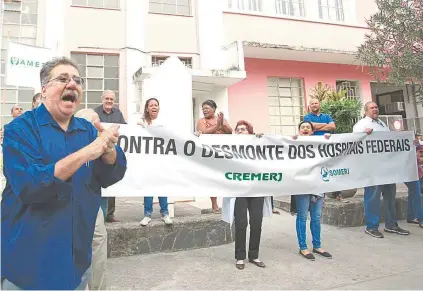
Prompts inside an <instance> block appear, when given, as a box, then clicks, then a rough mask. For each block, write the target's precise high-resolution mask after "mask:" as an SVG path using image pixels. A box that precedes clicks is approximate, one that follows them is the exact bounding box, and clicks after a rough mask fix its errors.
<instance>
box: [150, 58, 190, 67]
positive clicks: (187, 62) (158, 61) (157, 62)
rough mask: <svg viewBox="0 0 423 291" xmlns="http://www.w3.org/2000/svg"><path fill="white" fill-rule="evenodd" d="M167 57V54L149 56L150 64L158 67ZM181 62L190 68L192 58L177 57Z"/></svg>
mask: <svg viewBox="0 0 423 291" xmlns="http://www.w3.org/2000/svg"><path fill="white" fill-rule="evenodd" d="M167 58H168V56H152V57H151V66H152V67H159V66H160V65H161V64H163V62H164V61H165V60H166V59H167ZM178 58H179V59H180V60H181V62H182V63H183V64H184V65H185V66H186V67H187V68H190V69H192V58H189V57H178Z"/></svg>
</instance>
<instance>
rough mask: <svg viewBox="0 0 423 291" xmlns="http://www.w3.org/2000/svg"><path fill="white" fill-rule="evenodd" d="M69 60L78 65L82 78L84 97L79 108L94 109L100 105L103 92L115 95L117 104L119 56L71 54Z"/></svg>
mask: <svg viewBox="0 0 423 291" xmlns="http://www.w3.org/2000/svg"><path fill="white" fill-rule="evenodd" d="M71 58H72V60H73V61H74V62H76V63H77V64H78V65H79V69H80V71H81V77H83V78H84V80H85V83H84V88H83V90H84V95H83V97H84V98H83V100H82V102H81V104H80V108H78V109H82V108H95V107H97V106H99V105H100V104H101V94H102V93H103V91H104V90H112V91H113V92H115V94H116V100H115V103H116V104H118V103H119V56H118V55H102V54H83V53H72V54H71Z"/></svg>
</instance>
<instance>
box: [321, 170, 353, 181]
mask: <svg viewBox="0 0 423 291" xmlns="http://www.w3.org/2000/svg"><path fill="white" fill-rule="evenodd" d="M349 174H350V169H349V168H341V169H328V168H326V167H322V168H321V169H320V175H322V180H323V181H325V182H329V179H330V177H337V176H346V175H349Z"/></svg>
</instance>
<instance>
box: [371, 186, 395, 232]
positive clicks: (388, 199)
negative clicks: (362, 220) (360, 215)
mask: <svg viewBox="0 0 423 291" xmlns="http://www.w3.org/2000/svg"><path fill="white" fill-rule="evenodd" d="M396 191H397V185H395V184H387V185H378V186H370V187H364V214H365V216H366V227H367V229H369V230H378V228H379V219H380V195H381V194H382V196H383V204H384V211H385V228H392V227H393V226H394V225H396V224H397V220H396V217H397V212H396V208H395V195H396Z"/></svg>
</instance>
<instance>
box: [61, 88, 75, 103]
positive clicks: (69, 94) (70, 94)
mask: <svg viewBox="0 0 423 291" xmlns="http://www.w3.org/2000/svg"><path fill="white" fill-rule="evenodd" d="M61 99H62V100H63V101H71V102H75V101H76V100H77V99H78V92H76V91H71V90H68V91H66V92H64V93H63V94H62V97H61Z"/></svg>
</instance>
